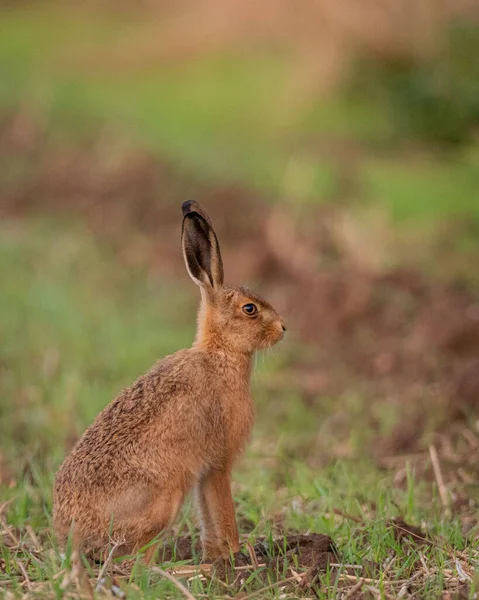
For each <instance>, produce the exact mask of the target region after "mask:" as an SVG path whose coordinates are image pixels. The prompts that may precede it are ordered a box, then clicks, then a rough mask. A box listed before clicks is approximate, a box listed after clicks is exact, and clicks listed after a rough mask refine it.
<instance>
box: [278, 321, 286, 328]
mask: <svg viewBox="0 0 479 600" xmlns="http://www.w3.org/2000/svg"><path fill="white" fill-rule="evenodd" d="M279 322H280V323H281V329H282V330H283V331H286V325H285V323H284V319H283V318H281V319H280V320H279Z"/></svg>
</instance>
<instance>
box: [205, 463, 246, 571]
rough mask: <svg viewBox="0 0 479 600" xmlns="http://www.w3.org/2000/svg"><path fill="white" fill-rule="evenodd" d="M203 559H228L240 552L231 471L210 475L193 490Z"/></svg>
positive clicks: (216, 472) (211, 472) (215, 472)
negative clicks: (197, 511) (199, 524)
mask: <svg viewBox="0 0 479 600" xmlns="http://www.w3.org/2000/svg"><path fill="white" fill-rule="evenodd" d="M196 499H197V503H198V509H199V512H200V517H201V541H202V544H203V553H204V555H205V558H209V559H216V558H228V557H229V555H230V552H233V553H236V552H239V535H238V528H237V526H236V518H235V507H234V503H233V497H232V496H231V479H230V471H229V470H228V471H226V470H225V471H218V470H214V471H210V472H209V473H208V474H207V475H206V476H205V477H204V478H203V479H202V480H201V481H200V482H199V483H198V486H197V489H196Z"/></svg>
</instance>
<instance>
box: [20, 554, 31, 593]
mask: <svg viewBox="0 0 479 600" xmlns="http://www.w3.org/2000/svg"><path fill="white" fill-rule="evenodd" d="M17 565H18V567H19V569H20V571H21V572H22V575H23V581H24V583H25V585H26V587H27V590H31V589H32V582H31V581H30V577H28V573H27V570H26V569H25V565H24V564H23V563H22V561H21V560H18V559H17Z"/></svg>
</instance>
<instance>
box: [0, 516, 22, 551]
mask: <svg viewBox="0 0 479 600" xmlns="http://www.w3.org/2000/svg"><path fill="white" fill-rule="evenodd" d="M0 523H1V524H2V527H3V529H4V530H5V532H6V534H7V535H8V537H9V538H10V539H11V540H12V542H13V543H14V544H15V546H19V545H20V542H19V541H18V540H17V538H16V537H15V535H14V534H13V531H12V528H11V527H10V526H9V525H8V523H7V522H6V521H5V519H4V518H3V516H1V515H0Z"/></svg>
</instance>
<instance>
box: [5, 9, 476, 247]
mask: <svg viewBox="0 0 479 600" xmlns="http://www.w3.org/2000/svg"><path fill="white" fill-rule="evenodd" d="M71 11H72V8H71V7H70V8H68V7H64V8H63V9H62V8H59V7H58V6H57V5H56V4H55V3H52V2H50V3H49V2H40V3H37V4H36V5H35V6H32V5H28V6H27V7H20V8H10V9H9V10H8V11H5V14H4V15H2V21H1V23H0V69H1V70H2V81H1V82H0V106H1V107H7V106H10V107H15V106H17V107H18V106H19V105H20V106H23V107H24V108H26V109H28V110H29V111H31V112H32V113H33V114H35V115H37V117H38V119H39V120H40V122H42V123H44V124H46V125H47V127H48V129H49V130H50V131H59V132H63V133H67V134H68V135H69V136H73V137H84V136H88V135H89V134H92V133H93V132H96V131H97V130H98V129H99V128H101V127H103V126H104V125H105V123H106V124H107V125H108V126H110V127H115V128H120V129H121V131H122V132H123V133H127V134H128V135H129V136H130V137H131V138H132V139H135V140H136V141H137V142H138V143H139V145H141V146H145V145H146V146H147V147H149V148H150V149H151V150H152V151H153V152H155V153H158V154H160V155H162V156H166V157H167V158H169V159H171V160H173V161H175V162H177V163H178V164H181V165H184V166H185V168H188V169H190V170H192V171H194V172H199V173H201V174H203V175H204V176H205V178H215V179H218V180H222V181H226V182H228V183H231V182H232V181H237V182H241V183H242V184H247V185H249V186H251V187H255V188H257V189H260V190H262V191H263V192H266V195H267V196H269V197H272V198H276V199H277V198H282V197H283V196H286V198H290V199H292V200H293V201H296V200H301V199H303V198H304V197H307V198H308V199H309V200H310V201H312V202H315V203H317V202H328V201H336V200H337V196H338V194H341V181H342V179H343V169H344V164H345V163H348V161H349V162H350V159H348V158H347V157H348V156H349V155H350V154H351V148H352V149H353V150H354V152H353V156H356V158H354V159H351V160H352V165H351V167H352V168H353V169H354V171H356V172H357V173H358V175H357V182H356V183H355V186H354V187H355V189H354V190H352V191H351V190H350V191H349V195H350V196H351V197H350V198H348V200H349V201H354V202H357V203H360V204H368V203H369V202H371V201H372V202H374V204H375V205H377V206H380V207H382V208H384V210H385V211H386V212H387V213H388V214H389V215H390V216H391V219H392V221H393V222H396V221H397V220H399V221H401V219H402V218H403V217H404V216H405V215H406V216H408V217H410V218H411V219H412V220H414V219H416V218H419V219H426V220H427V221H432V222H434V223H436V224H438V225H441V224H443V223H444V222H445V221H447V219H448V218H450V217H451V215H452V216H458V217H460V218H462V219H468V218H469V217H472V218H473V219H474V220H475V221H477V218H478V214H479V213H478V208H477V203H475V202H473V200H472V198H474V194H473V193H471V190H474V189H475V187H476V179H477V144H474V143H473V144H472V145H470V146H469V147H468V148H466V149H465V150H464V151H463V154H462V156H457V155H456V156H455V158H453V159H451V156H450V155H442V156H441V155H439V154H438V153H430V152H429V153H428V152H427V151H426V154H427V160H421V158H419V159H418V158H417V156H416V153H415V152H414V151H413V153H412V155H411V152H410V150H407V151H406V152H404V151H400V152H396V148H398V147H399V150H401V145H402V143H403V142H404V141H406V142H407V140H402V141H401V139H400V138H399V140H398V137H397V135H396V134H395V133H394V126H395V117H394V114H390V113H389V112H388V110H387V108H386V107H385V106H383V105H382V104H381V103H380V102H379V101H378V100H377V99H375V98H373V96H372V95H369V96H367V95H366V94H365V93H364V92H359V91H358V90H356V89H353V90H352V91H349V92H345V93H344V94H336V95H334V96H333V97H330V98H323V99H321V98H302V99H301V98H300V99H299V102H297V103H296V104H291V102H290V101H289V100H288V94H289V92H288V90H289V86H290V85H291V81H292V77H293V75H294V71H293V69H294V68H295V66H294V64H293V63H292V62H291V60H289V58H288V53H287V51H283V52H281V51H273V50H272V49H270V48H267V47H264V46H263V47H262V46H260V45H254V44H253V45H252V46H251V47H248V46H247V45H245V44H243V45H241V44H240V45H237V46H235V45H233V46H231V47H228V49H226V50H225V51H224V52H221V53H219V52H213V53H205V54H200V55H199V56H195V57H194V58H190V59H185V60H183V59H182V58H181V55H180V56H179V57H178V61H177V62H175V58H176V57H175V53H174V49H173V50H172V51H171V50H170V53H169V54H168V53H166V54H165V55H163V54H162V52H163V53H165V52H167V50H168V48H165V47H163V46H162V44H161V39H162V36H163V35H165V36H166V37H167V35H166V34H168V32H169V27H171V23H170V22H169V21H168V19H167V18H162V19H158V20H154V19H152V18H151V17H148V16H146V17H145V15H143V16H142V13H138V14H137V15H136V16H134V17H133V16H132V15H129V16H128V17H126V16H125V15H124V14H122V13H121V12H117V13H112V12H102V11H100V10H97V11H92V10H86V9H85V10H76V11H74V13H72V12H71ZM72 14H73V15H74V18H72ZM155 44H156V46H155ZM152 45H153V47H157V49H158V54H157V55H156V58H153V59H151V58H150V59H148V58H147V57H148V56H149V55H148V53H146V58H143V59H142V56H143V54H142V52H143V53H144V50H142V49H144V48H145V47H146V48H148V47H149V46H152ZM153 56H155V55H153ZM165 56H166V57H167V58H165ZM331 142H333V143H332V144H331ZM335 142H336V143H335ZM318 145H319V147H320V148H323V149H322V150H320V151H318ZM383 154H387V155H390V156H392V157H393V160H394V167H391V165H390V164H389V162H388V161H385V160H381V159H380V160H378V155H379V156H380V157H381V158H382V156H383ZM291 172H293V177H291ZM291 181H293V183H292V184H291ZM451 181H454V183H453V184H451ZM462 235H463V236H464V237H466V238H468V239H471V236H472V235H473V234H471V233H470V232H469V231H468V230H467V227H466V228H465V231H463V232H462Z"/></svg>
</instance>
